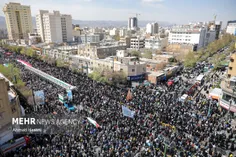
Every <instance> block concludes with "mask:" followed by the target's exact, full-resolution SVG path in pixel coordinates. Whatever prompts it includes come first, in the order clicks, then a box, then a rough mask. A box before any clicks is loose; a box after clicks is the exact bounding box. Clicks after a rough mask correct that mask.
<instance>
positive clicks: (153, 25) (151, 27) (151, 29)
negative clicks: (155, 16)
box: [146, 22, 158, 35]
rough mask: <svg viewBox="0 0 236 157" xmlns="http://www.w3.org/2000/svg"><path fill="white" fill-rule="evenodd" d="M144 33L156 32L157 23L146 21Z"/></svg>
mask: <svg viewBox="0 0 236 157" xmlns="http://www.w3.org/2000/svg"><path fill="white" fill-rule="evenodd" d="M146 33H148V34H151V35H152V34H158V23H156V22H155V23H148V24H147V25H146Z"/></svg>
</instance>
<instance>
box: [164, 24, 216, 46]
mask: <svg viewBox="0 0 236 157" xmlns="http://www.w3.org/2000/svg"><path fill="white" fill-rule="evenodd" d="M215 39H216V31H215V30H213V29H211V30H210V29H208V28H207V27H204V26H202V25H198V26H196V25H181V26H174V27H173V28H172V29H171V31H170V33H169V37H168V42H169V43H170V44H187V45H194V46H196V49H200V48H202V47H205V46H207V45H208V44H209V43H211V42H212V41H214V40H215Z"/></svg>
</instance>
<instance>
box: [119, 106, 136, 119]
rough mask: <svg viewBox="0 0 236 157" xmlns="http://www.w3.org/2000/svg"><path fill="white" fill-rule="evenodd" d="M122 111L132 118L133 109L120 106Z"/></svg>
mask: <svg viewBox="0 0 236 157" xmlns="http://www.w3.org/2000/svg"><path fill="white" fill-rule="evenodd" d="M122 113H123V115H124V116H126V117H130V118H134V113H135V111H131V110H130V109H129V108H128V107H125V106H122Z"/></svg>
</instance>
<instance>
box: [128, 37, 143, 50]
mask: <svg viewBox="0 0 236 157" xmlns="http://www.w3.org/2000/svg"><path fill="white" fill-rule="evenodd" d="M144 46H145V39H144V38H143V37H132V38H131V39H130V48H131V49H137V50H139V49H141V48H144Z"/></svg>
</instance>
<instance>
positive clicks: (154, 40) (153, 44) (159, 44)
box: [145, 37, 168, 50]
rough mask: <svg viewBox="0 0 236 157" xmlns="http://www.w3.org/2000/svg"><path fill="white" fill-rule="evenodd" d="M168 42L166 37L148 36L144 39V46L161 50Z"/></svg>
mask: <svg viewBox="0 0 236 157" xmlns="http://www.w3.org/2000/svg"><path fill="white" fill-rule="evenodd" d="M167 44H168V39H167V38H160V37H150V38H146V39H145V48H148V49H157V50H162V49H163V48H164V47H166V46H167Z"/></svg>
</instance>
